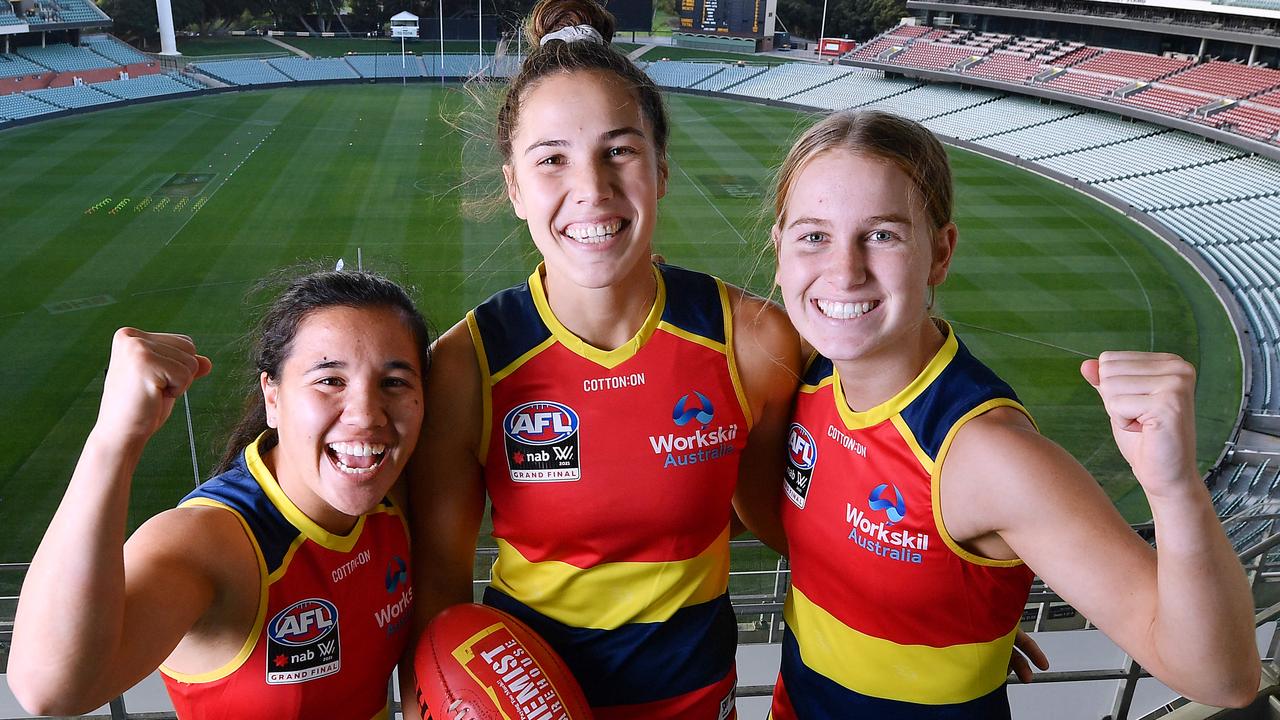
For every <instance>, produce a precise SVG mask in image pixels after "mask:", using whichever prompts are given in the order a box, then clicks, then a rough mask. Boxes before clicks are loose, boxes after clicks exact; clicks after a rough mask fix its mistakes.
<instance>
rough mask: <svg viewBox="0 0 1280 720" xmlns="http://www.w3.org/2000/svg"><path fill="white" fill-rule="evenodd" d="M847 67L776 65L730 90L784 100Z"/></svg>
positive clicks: (826, 81) (827, 80) (837, 74)
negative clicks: (840, 68)
mask: <svg viewBox="0 0 1280 720" xmlns="http://www.w3.org/2000/svg"><path fill="white" fill-rule="evenodd" d="M846 72H847V71H844V70H839V69H837V68H835V67H834V66H831V65H809V64H807V63H788V64H786V65H775V66H774V67H772V68H769V69H768V70H767V71H765V72H763V73H760V74H759V75H755V76H753V77H751V78H750V79H748V80H746V81H745V82H742V83H739V84H738V85H735V86H734V87H733V89H732V90H730V92H732V93H733V94H734V95H747V96H750V97H758V98H763V99H767V100H781V99H783V98H786V97H789V96H791V95H799V94H800V93H802V92H804V91H806V90H809V89H812V88H815V87H819V86H822V85H824V84H825V83H828V82H831V81H832V80H835V79H836V78H838V77H840V76H841V75H843V74H845V73H846Z"/></svg>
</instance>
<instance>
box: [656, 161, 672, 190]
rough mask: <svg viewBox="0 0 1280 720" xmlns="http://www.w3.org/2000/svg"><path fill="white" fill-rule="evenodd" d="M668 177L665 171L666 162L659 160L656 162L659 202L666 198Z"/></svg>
mask: <svg viewBox="0 0 1280 720" xmlns="http://www.w3.org/2000/svg"><path fill="white" fill-rule="evenodd" d="M668 175H670V172H669V171H668V170H667V161H666V160H659V161H658V199H659V200H661V199H662V198H664V197H666V196H667V176H668Z"/></svg>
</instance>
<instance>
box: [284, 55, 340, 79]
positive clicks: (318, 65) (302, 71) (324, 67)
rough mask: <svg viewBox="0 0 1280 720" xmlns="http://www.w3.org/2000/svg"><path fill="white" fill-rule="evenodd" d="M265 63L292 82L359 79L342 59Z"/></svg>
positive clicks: (288, 58)
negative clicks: (292, 80)
mask: <svg viewBox="0 0 1280 720" xmlns="http://www.w3.org/2000/svg"><path fill="white" fill-rule="evenodd" d="M267 63H268V64H269V65H271V66H272V67H274V68H275V69H276V70H279V71H280V72H282V73H284V74H285V75H288V76H289V77H290V78H292V79H294V80H355V79H358V78H359V77H360V75H359V74H358V73H356V71H355V70H354V69H352V67H351V66H350V65H348V64H347V61H346V60H343V59H342V58H300V57H286V58H275V59H272V60H268V61H267Z"/></svg>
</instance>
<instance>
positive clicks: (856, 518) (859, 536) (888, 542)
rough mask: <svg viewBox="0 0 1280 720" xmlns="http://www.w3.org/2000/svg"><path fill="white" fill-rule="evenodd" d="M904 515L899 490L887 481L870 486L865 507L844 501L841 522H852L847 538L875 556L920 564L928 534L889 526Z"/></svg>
mask: <svg viewBox="0 0 1280 720" xmlns="http://www.w3.org/2000/svg"><path fill="white" fill-rule="evenodd" d="M882 512H883V515H881V513H882ZM870 513H875V515H871V514H870ZM906 516H907V504H906V502H905V501H904V500H903V498H902V492H901V491H899V490H898V488H897V487H896V486H894V485H890V484H888V483H881V484H879V485H877V486H875V488H873V489H872V490H871V494H870V495H869V496H868V497H867V510H863V509H861V508H857V507H854V505H853V503H845V522H847V523H849V524H850V525H851V526H852V528H851V529H850V531H849V539H850V540H852V541H854V542H855V543H856V544H857V545H858V547H860V548H862V549H863V550H865V551H867V552H869V553H871V554H872V555H876V556H877V557H882V558H887V559H889V560H896V561H898V562H905V563H911V564H913V565H920V564H922V563H923V562H924V555H923V553H924V551H925V550H928V549H929V536H928V535H926V534H924V533H922V532H917V531H914V530H906V529H896V530H895V529H893V528H894V526H895V525H897V524H898V523H900V522H902V521H903V519H905V518H906ZM881 518H883V519H881Z"/></svg>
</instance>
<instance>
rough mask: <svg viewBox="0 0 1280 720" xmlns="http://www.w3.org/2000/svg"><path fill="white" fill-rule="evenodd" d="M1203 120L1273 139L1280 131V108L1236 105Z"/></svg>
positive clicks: (1250, 134)
mask: <svg viewBox="0 0 1280 720" xmlns="http://www.w3.org/2000/svg"><path fill="white" fill-rule="evenodd" d="M1203 122H1204V123H1205V124H1206V125H1210V126H1212V127H1216V128H1220V129H1224V130H1230V131H1231V132H1236V133H1240V134H1241V135H1248V136H1249V137H1255V138H1258V139H1259V140H1271V139H1274V138H1275V137H1276V133H1278V132H1280V109H1276V110H1271V109H1269V108H1263V107H1261V106H1254V105H1236V106H1235V107H1232V108H1228V109H1226V110H1223V111H1222V112H1217V113H1214V114H1212V115H1210V116H1208V117H1207V118H1204V120H1203Z"/></svg>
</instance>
